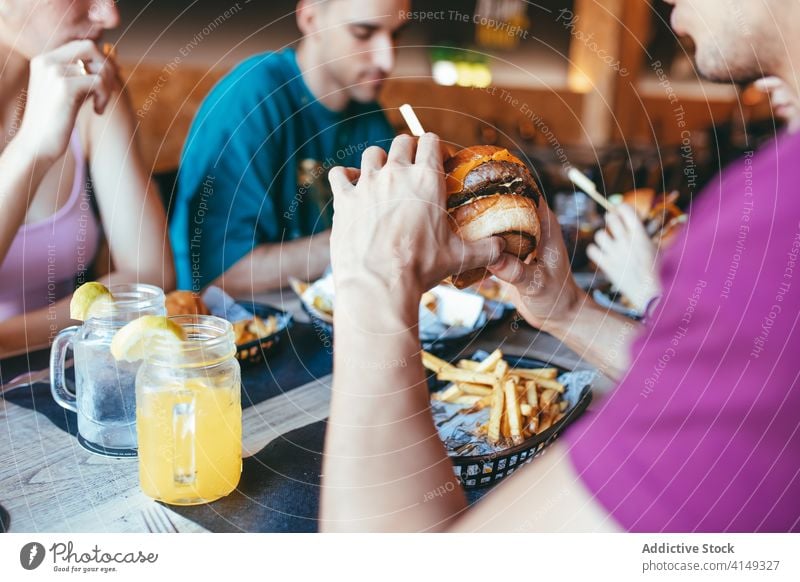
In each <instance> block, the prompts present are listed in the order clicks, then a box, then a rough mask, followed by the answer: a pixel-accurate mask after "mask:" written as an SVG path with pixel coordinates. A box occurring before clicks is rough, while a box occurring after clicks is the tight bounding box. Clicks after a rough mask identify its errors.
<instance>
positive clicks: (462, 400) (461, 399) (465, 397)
mask: <svg viewBox="0 0 800 582" xmlns="http://www.w3.org/2000/svg"><path fill="white" fill-rule="evenodd" d="M480 399H481V397H480V396H475V395H474V394H462V395H461V396H456V397H455V398H453V399H452V400H450V402H452V403H454V404H468V405H470V406H474V405H475V404H476V403H477V402H478V401H479V400H480Z"/></svg>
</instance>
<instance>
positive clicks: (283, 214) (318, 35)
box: [170, 0, 409, 296]
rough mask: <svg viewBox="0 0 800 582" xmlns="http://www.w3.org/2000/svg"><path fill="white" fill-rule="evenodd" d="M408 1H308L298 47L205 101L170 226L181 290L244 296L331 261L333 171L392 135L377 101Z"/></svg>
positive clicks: (247, 64)
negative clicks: (214, 288)
mask: <svg viewBox="0 0 800 582" xmlns="http://www.w3.org/2000/svg"><path fill="white" fill-rule="evenodd" d="M408 9H409V1H408V0H369V1H368V0H323V1H319V0H302V1H301V2H299V3H298V5H297V11H296V16H297V24H298V27H299V28H300V31H301V33H302V35H303V36H302V39H301V40H300V43H299V44H298V46H297V49H296V50H293V49H285V50H282V51H280V52H274V53H264V54H260V55H256V56H254V57H251V58H249V59H247V60H245V61H244V62H242V63H240V64H239V65H238V66H237V67H236V68H235V69H234V70H233V71H232V72H231V73H230V74H228V75H227V76H226V77H225V78H223V79H222V80H221V81H220V82H219V83H218V84H217V85H216V87H214V89H213V90H212V91H211V93H210V94H209V96H208V97H207V98H206V100H205V101H204V102H203V105H202V107H201V108H200V111H199V112H198V114H197V116H196V118H195V120H194V123H193V125H192V129H191V131H190V133H189V136H188V138H187V140H186V144H185V146H184V151H183V158H182V160H181V167H180V171H179V174H178V191H177V196H176V200H175V207H174V213H173V216H172V221H171V224H170V238H171V241H172V247H173V250H174V253H175V266H176V271H177V275H178V287H179V288H180V289H190V290H193V291H200V290H201V289H202V288H203V287H205V286H207V285H209V284H211V283H215V284H217V285H221V286H223V287H224V288H225V290H226V291H227V292H228V293H230V294H232V295H236V296H247V295H252V294H253V293H258V292H262V291H267V290H269V289H275V288H279V287H283V286H285V285H286V283H287V280H288V278H289V277H290V276H296V277H298V278H301V279H312V278H316V277H318V276H320V275H321V274H322V272H323V271H324V269H325V268H326V266H327V265H328V264H329V262H330V253H329V237H330V226H331V216H332V210H333V209H332V204H331V194H330V186H329V184H328V179H327V172H328V170H329V169H330V168H331V167H333V166H338V165H344V166H354V167H355V166H358V164H359V160H360V159H361V154H362V152H363V151H364V150H365V149H366V148H367V147H369V146H371V145H379V146H386V147H388V145H389V143H390V141H391V138H392V137H393V136H394V132H393V131H392V129H391V127H390V125H389V123H388V122H387V120H386V117H385V116H384V114H383V112H382V110H381V108H380V106H379V105H378V104H377V103H376V101H375V99H376V97H377V95H378V92H379V91H380V88H381V86H382V83H383V81H384V80H385V79H386V77H387V76H388V75H389V73H390V71H391V69H392V67H393V65H394V60H395V57H394V52H395V39H396V36H397V34H398V31H399V30H400V28H401V27H403V25H404V24H405V20H406V17H407V12H408Z"/></svg>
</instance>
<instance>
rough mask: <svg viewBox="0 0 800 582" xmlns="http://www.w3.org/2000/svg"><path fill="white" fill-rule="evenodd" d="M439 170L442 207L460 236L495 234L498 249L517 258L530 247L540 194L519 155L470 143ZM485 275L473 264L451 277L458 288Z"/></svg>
mask: <svg viewBox="0 0 800 582" xmlns="http://www.w3.org/2000/svg"><path fill="white" fill-rule="evenodd" d="M445 170H446V171H447V179H446V183H447V193H448V198H447V207H448V211H449V212H450V215H451V216H452V217H453V219H454V221H455V225H456V229H457V232H458V234H459V235H460V236H461V238H463V239H464V240H466V241H476V240H481V239H484V238H488V237H491V236H501V237H502V238H503V239H504V240H505V242H506V246H505V250H504V252H507V253H510V254H513V255H516V256H518V257H520V258H522V259H524V258H525V257H527V256H528V255H530V254H531V253H533V252H535V251H536V247H537V245H538V243H539V238H540V232H541V227H540V224H539V216H538V214H537V212H536V206H537V205H538V203H539V198H540V197H541V193H540V192H539V187H538V186H537V185H536V181H535V180H534V179H533V176H532V175H531V173H530V170H528V167H527V166H526V165H525V164H523V163H522V161H521V160H520V159H519V158H517V157H516V156H514V155H512V154H511V153H509V151H508V150H506V149H502V148H498V147H495V146H472V147H469V148H465V149H463V150H461V151H460V152H458V153H456V154H455V155H454V156H452V157H451V158H449V159H448V160H447V161H446V162H445ZM486 275H487V272H486V270H485V269H473V270H471V271H467V272H465V273H461V274H460V275H457V276H455V277H453V283H454V284H455V285H456V286H457V287H459V288H463V287H467V286H469V285H471V284H473V283H476V282H477V281H480V280H481V279H482V278H483V277H485V276H486Z"/></svg>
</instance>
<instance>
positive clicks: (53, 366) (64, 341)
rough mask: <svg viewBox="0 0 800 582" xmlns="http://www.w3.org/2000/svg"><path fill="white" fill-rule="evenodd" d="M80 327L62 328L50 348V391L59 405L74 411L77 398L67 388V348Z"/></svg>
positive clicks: (76, 408) (75, 410)
mask: <svg viewBox="0 0 800 582" xmlns="http://www.w3.org/2000/svg"><path fill="white" fill-rule="evenodd" d="M79 329H80V326H77V325H73V326H72V327H68V328H65V329H62V330H61V331H60V332H59V333H58V335H57V336H56V338H55V339H54V340H53V347H52V348H50V392H52V393H53V399H54V400H55V401H56V402H57V403H58V404H59V406H62V407H64V408H66V409H67V410H71V411H72V412H78V406H77V399H76V398H75V395H74V394H72V393H71V392H70V391H69V390H67V386H66V382H65V381H64V372H65V370H66V366H65V361H66V356H67V349H68V348H69V347H70V345H71V344H72V336H74V335H75V334H76V333H78V330H79Z"/></svg>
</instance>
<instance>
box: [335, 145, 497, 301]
mask: <svg viewBox="0 0 800 582" xmlns="http://www.w3.org/2000/svg"><path fill="white" fill-rule="evenodd" d="M444 176H445V174H444V169H443V166H442V152H441V148H440V143H439V138H438V137H437V136H436V135H434V134H430V133H428V134H425V135H423V136H422V137H420V138H419V141H417V140H416V139H415V138H413V137H411V136H408V135H401V136H398V137H397V138H395V140H394V141H393V142H392V147H391V150H390V151H389V154H388V156H387V154H386V152H384V150H383V149H381V148H379V147H371V148H369V149H367V150H366V151H365V152H364V155H363V157H362V160H361V171H360V172H359V171H358V170H354V169H345V168H341V167H337V168H333V169H332V170H331V172H330V174H329V179H330V182H331V187H332V189H333V194H334V196H333V206H334V219H333V231H332V234H331V262H332V264H333V274H334V277H335V280H336V285H337V289H338V288H339V287H340V286H342V285H346V284H347V282H349V281H350V280H356V281H357V282H358V281H363V280H370V281H376V280H377V281H378V282H379V283H380V285H381V286H382V287H383V288H385V289H388V290H394V289H399V290H400V291H401V292H409V293H412V294H417V293H419V294H421V293H422V292H424V291H426V290H427V289H430V288H431V287H433V286H435V285H436V284H437V283H439V282H440V281H441V280H442V279H443V278H445V277H447V276H448V275H452V274H454V273H460V272H462V271H466V270H468V269H472V268H477V267H486V266H487V265H490V264H492V263H494V262H495V261H497V259H498V258H499V257H500V253H501V251H502V247H503V244H504V243H503V240H502V239H500V238H497V237H492V238H490V239H486V240H482V241H477V242H471V243H470V242H464V241H463V240H461V238H460V237H459V236H458V235H457V234H455V232H454V231H453V229H452V228H451V226H450V220H451V219H450V216H449V214H448V213H447V194H446V191H445V180H444ZM356 179H357V180H358V181H357V184H356V185H355V186H354V185H353V184H352V183H351V182H352V181H353V180H356ZM337 296H338V293H337ZM417 299H418V298H417Z"/></svg>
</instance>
